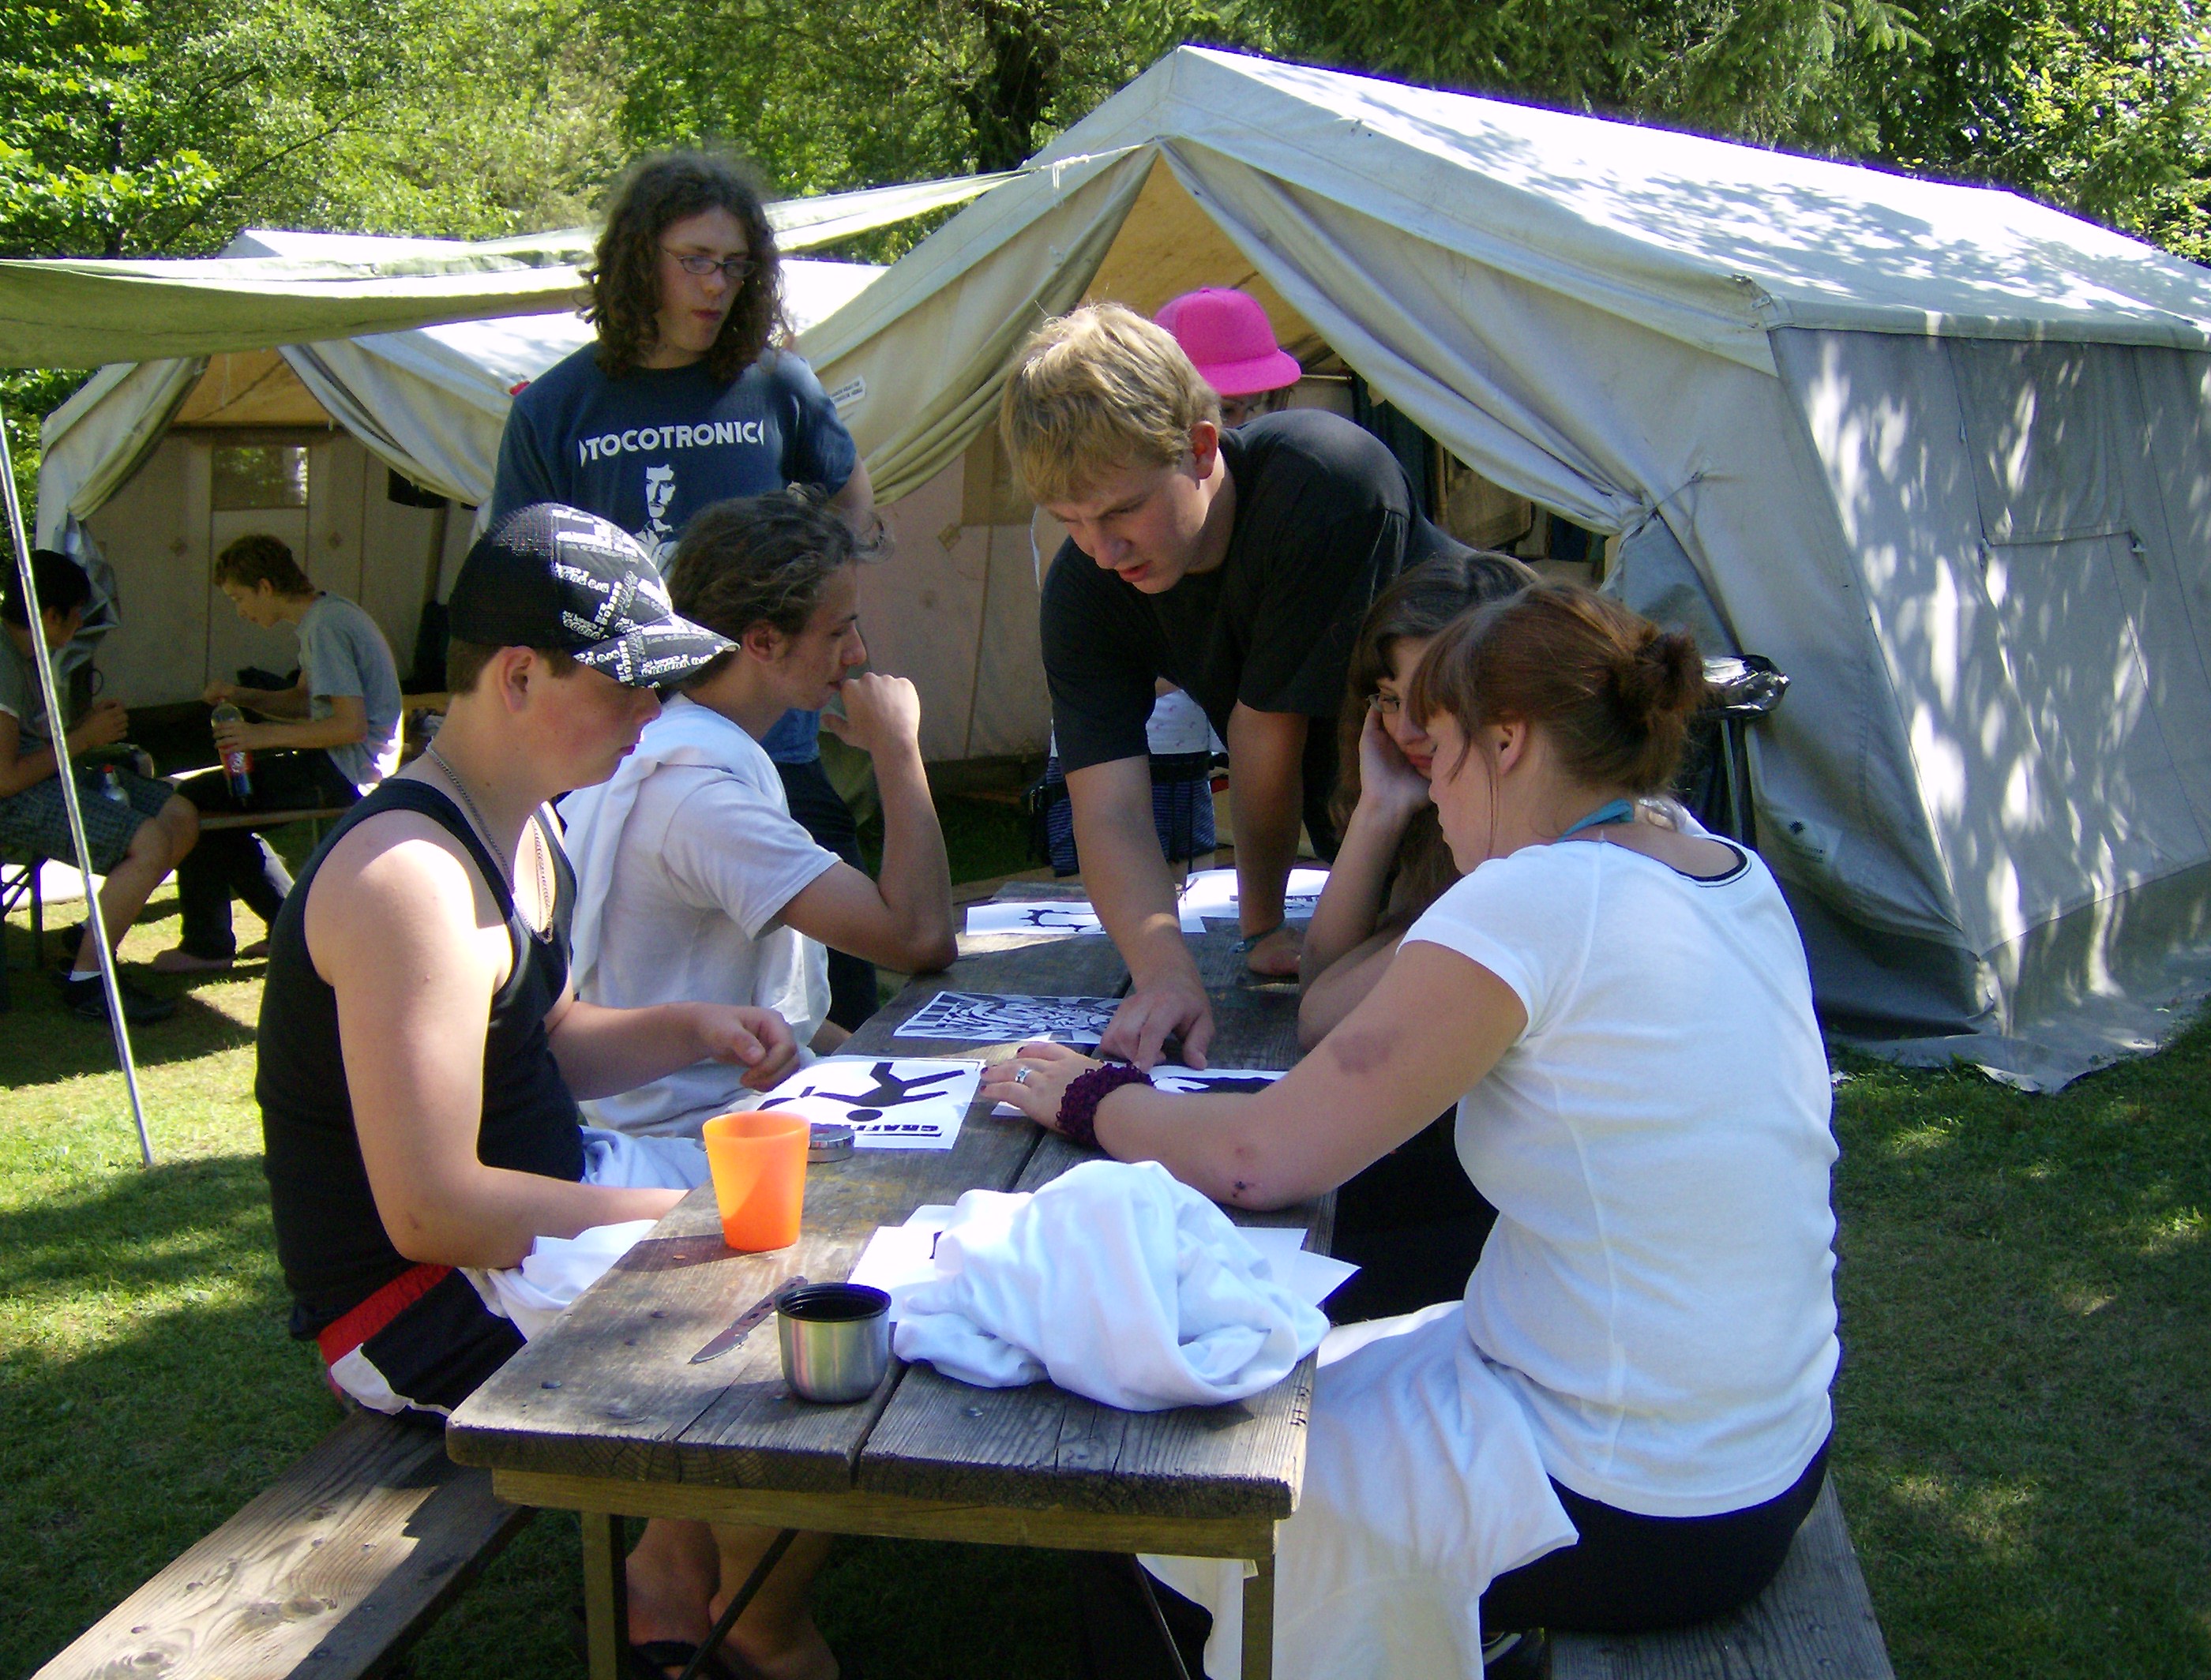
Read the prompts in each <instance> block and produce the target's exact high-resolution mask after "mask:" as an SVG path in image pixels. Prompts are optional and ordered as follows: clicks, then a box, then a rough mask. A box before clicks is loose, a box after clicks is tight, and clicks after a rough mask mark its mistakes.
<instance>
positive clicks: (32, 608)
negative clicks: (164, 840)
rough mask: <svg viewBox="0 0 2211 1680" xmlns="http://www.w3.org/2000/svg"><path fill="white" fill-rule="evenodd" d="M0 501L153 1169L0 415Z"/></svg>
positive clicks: (112, 1017) (57, 769)
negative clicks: (5, 506)
mask: <svg viewBox="0 0 2211 1680" xmlns="http://www.w3.org/2000/svg"><path fill="white" fill-rule="evenodd" d="M0 497H5V499H6V500H7V504H8V535H9V538H10V539H11V540H12V541H14V543H15V573H16V576H17V577H21V579H22V583H23V607H24V616H25V617H26V618H27V619H30V621H31V657H32V661H33V663H34V664H36V665H37V666H38V668H39V694H40V696H41V697H42V698H44V699H45V704H46V728H48V729H49V730H51V732H52V734H53V741H54V774H55V775H57V776H58V777H60V778H61V784H62V804H63V806H64V807H65V808H66V809H67V810H68V812H69V825H70V839H71V840H72V841H74V842H75V843H76V864H77V867H78V869H80V870H81V871H82V873H83V875H84V907H85V914H86V916H87V917H88V920H89V921H90V922H91V925H92V939H93V943H94V945H96V946H99V947H100V984H101V985H102V986H103V987H105V988H106V991H107V1024H108V1026H109V1028H110V1029H111V1030H112V1031H113V1032H114V1034H115V1059H116V1061H118V1062H119V1063H120V1064H121V1065H122V1068H123V1084H124V1088H125V1089H126V1090H128V1091H130V1117H131V1119H132V1120H134V1121H136V1122H137V1125H138V1158H139V1161H140V1163H141V1164H142V1165H145V1166H148V1167H150V1166H152V1165H153V1164H154V1139H153V1136H152V1134H151V1133H148V1131H147V1129H146V1105H145V1103H144V1102H143V1101H142V1100H141V1099H140V1097H139V1095H138V1064H137V1062H136V1060H134V1059H133V1058H132V1056H131V1054H130V1026H129V1025H128V1024H126V1023H125V1022H124V1018H123V994H122V990H121V988H119V987H118V985H117V984H116V979H115V953H114V952H112V951H111V950H109V948H108V945H107V918H106V916H102V915H101V914H100V894H99V892H98V891H96V890H95V889H94V886H93V884H92V847H91V845H90V843H88V842H87V840H86V839H85V835H84V807H83V806H82V804H80V803H79V802H78V799H77V786H76V767H75V766H74V765H72V764H70V755H69V731H68V730H67V729H65V728H63V725H62V720H63V718H64V716H65V714H64V712H63V710H62V697H61V691H60V690H59V689H58V688H57V687H56V686H54V666H53V661H52V660H51V658H49V657H48V656H47V654H46V638H45V635H44V634H43V633H42V632H41V629H40V625H41V624H42V623H43V619H42V617H41V613H40V610H39V584H38V579H37V577H35V576H34V575H33V571H32V568H31V540H30V537H29V535H27V533H26V532H25V531H24V529H23V505H22V503H21V501H19V500H18V499H16V495H15V461H14V459H13V458H12V457H11V456H10V455H9V449H8V425H7V416H6V414H5V413H4V412H0Z"/></svg>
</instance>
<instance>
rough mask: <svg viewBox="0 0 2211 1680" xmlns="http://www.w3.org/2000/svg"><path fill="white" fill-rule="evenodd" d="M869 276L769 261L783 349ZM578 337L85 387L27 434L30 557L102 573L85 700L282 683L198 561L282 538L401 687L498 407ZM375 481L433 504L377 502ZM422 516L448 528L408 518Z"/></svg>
mask: <svg viewBox="0 0 2211 1680" xmlns="http://www.w3.org/2000/svg"><path fill="white" fill-rule="evenodd" d="M443 243H444V242H439V241H431V240H403V239H376V238H370V237H366V236H360V235H349V234H324V233H278V232H271V231H267V230H263V229H251V230H249V231H248V232H246V233H244V234H241V235H240V236H239V238H238V239H236V240H234V241H233V243H232V245H231V246H230V247H229V249H228V251H227V252H226V255H227V256H228V257H233V258H239V259H245V258H252V257H276V258H285V259H301V258H308V259H312V258H318V257H321V258H330V257H354V258H366V259H371V260H379V259H380V260H390V259H391V258H392V257H397V256H403V255H405V254H406V253H408V252H409V250H410V249H412V250H420V249H421V248H423V247H426V246H427V247H435V246H438V245H441V244H443ZM447 248H449V249H450V248H451V247H450V246H448V247H447ZM879 273H881V269H880V268H879V267H877V266H875V265H873V264H869V263H831V262H819V261H811V260H809V259H806V258H803V257H797V258H789V259H786V260H785V262H784V298H785V306H786V313H787V314H788V316H789V317H790V320H791V325H792V327H793V328H794V329H798V330H803V329H805V328H807V327H809V326H811V325H813V324H814V323H815V322H816V321H817V320H820V319H821V318H822V317H825V316H827V315H829V314H831V313H833V312H834V311H836V310H837V309H838V308H839V307H841V306H842V305H844V304H845V303H847V302H849V301H850V300H851V299H852V298H853V297H855V296H857V294H858V293H859V292H860V291H861V290H863V288H864V287H866V286H867V285H868V283H869V281H872V280H873V279H874V278H875V275H878V274H879ZM590 340H591V329H590V327H589V326H588V325H587V324H586V323H584V322H583V321H582V320H581V319H580V318H578V317H577V316H576V315H575V314H573V313H572V312H571V313H566V314H560V315H528V316H518V317H506V318H502V319H494V320H488V321H461V322H453V323H446V324H444V325H439V326H430V327H419V328H409V329H405V330H403V331H399V332H393V333H379V334H374V335H369V336H366V337H362V338H355V339H338V340H332V341H324V342H321V343H316V344H294V345H285V346H282V347H276V348H271V349H264V350H254V351H238V352H228V353H223V354H217V355H215V356H211V357H187V358H177V359H171V360H162V361H155V362H142V363H136V364H124V365H122V366H109V367H105V368H102V369H101V370H100V372H99V373H98V374H96V375H95V376H94V378H92V379H91V380H90V381H89V382H88V384H86V385H85V386H84V388H83V389H82V390H80V391H78V392H77V393H76V396H73V397H71V398H70V401H69V402H66V403H64V405H63V406H62V407H61V408H58V409H56V410H55V411H54V413H53V414H51V415H49V416H48V417H47V418H46V421H45V427H44V430H43V434H42V442H43V444H44V450H43V453H42V455H41V457H40V462H39V531H38V535H39V542H40V543H41V544H43V545H44V546H45V547H57V548H63V549H65V550H68V551H70V552H72V553H76V555H77V556H78V558H79V559H82V560H85V561H86V562H87V563H88V564H94V565H95V569H96V570H97V569H98V568H99V565H100V563H104V565H105V567H106V581H107V582H108V583H109V585H110V587H111V589H112V593H113V595H114V597H115V599H114V601H113V607H114V611H113V613H112V617H113V618H114V619H116V620H117V622H116V626H115V628H114V629H113V630H112V631H110V632H108V633H107V634H106V637H105V638H104V639H103V641H102V643H101V647H100V662H101V667H102V669H103V672H104V674H105V675H106V681H107V687H106V690H105V692H108V693H111V694H113V695H115V696H117V697H118V698H120V699H121V700H122V701H123V702H124V704H127V705H131V706H157V705H166V704H176V703H179V702H185V701H191V700H196V699H197V698H198V696H199V693H200V692H201V690H202V689H203V687H204V686H206V684H207V683H208V681H209V680H211V679H213V678H216V677H222V678H227V677H229V676H230V675H231V674H233V672H234V671H235V670H236V669H237V668H239V667H241V666H245V665H252V664H257V665H260V666H263V667H264V668H270V669H274V670H278V671H282V670H284V669H286V668H288V667H289V665H290V664H291V663H292V650H291V647H290V640H289V638H288V637H287V636H285V635H284V634H283V633H282V632H276V631H265V630H257V629H256V628H255V627H253V626H252V625H247V624H245V623H244V622H243V621H242V620H240V619H239V618H238V617H237V615H236V614H235V613H232V612H231V611H230V610H229V608H228V605H227V602H225V601H222V600H221V598H220V597H219V596H218V595H215V591H214V589H213V588H212V586H211V585H210V584H209V581H208V579H209V561H210V559H212V557H213V556H214V555H215V553H219V552H220V551H221V548H222V547H223V546H224V545H225V544H226V543H227V542H228V541H230V540H231V539H233V537H236V536H238V535H243V534H244V533H245V532H246V531H249V530H264V531H269V532H270V533H272V534H274V535H277V536H280V537H282V538H284V539H285V540H286V541H288V543H289V544H290V545H291V546H292V548H293V550H294V553H296V554H298V555H299V556H300V557H301V559H302V563H303V564H304V565H306V568H307V570H308V571H309V574H310V575H311V576H312V577H313V578H314V580H315V582H316V583H319V584H321V585H323V586H324V587H325V588H328V589H336V591H338V592H339V593H340V594H342V595H347V596H348V597H350V598H352V599H354V600H356V601H360V603H361V604H362V606H363V607H366V609H367V610H368V612H369V613H370V614H371V615H372V616H373V618H375V619H377V621H378V623H379V625H380V626H381V628H382V629H383V631H384V633H385V638H386V639H387V640H388V641H389V642H390V643H391V646H392V648H393V649H394V650H395V651H396V652H397V654H398V655H399V658H400V663H401V666H402V668H405V666H406V665H407V663H408V661H409V654H410V651H411V650H412V649H413V647H414V645H415V632H416V625H417V620H418V619H419V616H420V614H421V608H422V606H423V604H424V602H425V601H429V600H433V599H436V600H442V599H444V597H445V594H446V592H447V590H448V589H450V588H451V583H452V575H453V572H454V571H455V569H456V568H457V566H458V565H459V564H460V559H461V557H462V556H463V554H464V553H466V552H467V546H468V541H469V533H470V529H471V517H470V516H471V514H472V512H473V511H474V510H475V509H476V507H477V506H478V505H481V504H482V502H484V501H485V500H486V499H488V497H489V495H490V493H491V484H492V477H493V474H494V468H495V467H496V465H497V461H498V454H499V438H500V429H501V427H502V426H504V425H505V424H506V411H507V408H508V406H509V404H510V403H511V402H512V396H513V393H514V392H516V391H518V390H520V389H521V388H522V387H523V386H524V384H528V383H529V382H530V380H531V379H534V378H536V377H537V376H538V375H539V374H541V373H542V372H545V371H546V370H547V369H548V368H549V367H551V366H553V364H554V363H555V362H557V361H559V360H560V359H561V358H562V357H564V356H566V355H568V354H570V353H571V352H572V351H574V350H576V349H578V348H579V347H582V346H583V345H585V343H588V342H589V341H590ZM270 450H286V451H289V452H290V454H291V455H292V456H294V457H295V458H296V464H297V468H298V470H297V471H296V473H295V474H282V473H280V474H274V475H270V474H264V475H263V480H262V483H263V486H264V489H265V491H266V493H265V494H264V495H262V496H260V497H258V498H256V497H254V496H252V495H251V494H249V495H247V496H245V497H243V498H240V497H239V496H237V495H235V494H232V495H226V494H225V493H224V492H225V490H226V488H227V487H231V486H232V480H234V479H235V477H236V475H235V474H231V475H228V476H227V475H226V474H225V472H224V470H223V468H225V466H226V465H227V463H228V462H230V461H232V460H234V459H236V458H238V457H239V456H241V455H242V456H244V458H245V459H246V460H247V461H249V462H255V461H258V460H261V459H264V458H265V457H266V456H268V454H269V452H270ZM385 468H390V469H391V471H392V472H394V473H397V474H399V476H400V478H401V479H403V480H406V481H407V483H408V484H409V485H412V486H420V487H421V489H423V490H426V491H428V492H431V493H432V495H431V496H429V497H427V498H421V497H418V498H415V500H414V501H413V502H400V501H395V500H393V499H392V497H391V494H390V493H388V488H387V474H386V473H385V470H384V469H385ZM272 480H273V481H272ZM246 484H247V487H248V488H249V490H250V489H251V485H252V481H251V480H246ZM440 497H442V498H446V499H450V500H451V502H452V503H454V504H456V505H457V506H458V507H459V509H460V510H461V513H460V515H459V517H449V516H448V511H447V510H446V509H445V508H444V507H441V506H430V505H426V504H427V503H430V502H434V501H435V500H436V499H438V498H440ZM256 500H258V501H259V502H261V503H262V504H264V505H249V504H251V503H253V502H255V501H256Z"/></svg>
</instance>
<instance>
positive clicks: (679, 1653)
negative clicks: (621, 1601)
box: [629, 1639, 760, 1680]
mask: <svg viewBox="0 0 2211 1680" xmlns="http://www.w3.org/2000/svg"><path fill="white" fill-rule="evenodd" d="M698 1654H699V1647H697V1646H695V1645H693V1644H691V1643H690V1642H689V1641H686V1640H680V1639H650V1640H647V1641H645V1643H644V1644H642V1645H633V1646H631V1647H630V1648H629V1671H630V1680H675V1676H676V1675H678V1674H681V1673H682V1671H684V1670H685V1669H686V1668H687V1667H688V1666H689V1665H690V1662H691V1659H693V1658H694V1657H695V1656H697V1655H698ZM699 1680H760V1671H759V1670H758V1669H756V1668H754V1666H753V1665H751V1664H750V1663H748V1662H747V1661H746V1660H745V1659H743V1658H742V1657H740V1656H738V1655H737V1653H736V1652H734V1651H731V1650H730V1649H729V1648H728V1647H726V1646H725V1647H723V1648H722V1649H721V1650H719V1651H716V1652H712V1653H709V1654H708V1656H707V1658H706V1661H705V1662H704V1663H701V1664H700V1665H699Z"/></svg>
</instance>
